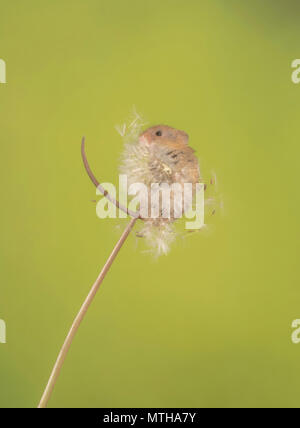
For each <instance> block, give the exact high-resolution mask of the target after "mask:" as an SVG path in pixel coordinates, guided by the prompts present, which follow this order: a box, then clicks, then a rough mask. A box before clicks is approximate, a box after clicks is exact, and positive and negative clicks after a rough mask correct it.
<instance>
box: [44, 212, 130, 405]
mask: <svg viewBox="0 0 300 428" xmlns="http://www.w3.org/2000/svg"><path fill="white" fill-rule="evenodd" d="M136 221H137V218H132V219H131V220H130V222H129V223H128V225H127V227H126V229H125V230H124V232H123V233H122V236H121V237H120V239H119V241H118V242H117V244H116V246H115V248H114V249H113V251H112V253H111V254H110V256H109V257H108V259H107V261H106V263H105V265H104V266H103V268H102V270H101V272H100V274H99V276H98V278H97V279H96V281H95V283H94V285H93V286H92V288H91V290H90V292H89V294H88V295H87V298H86V299H85V301H84V302H83V304H82V306H81V308H80V310H79V312H78V314H77V316H76V318H75V320H74V322H73V324H72V326H71V328H70V330H69V333H68V335H67V337H66V339H65V341H64V344H63V346H62V348H61V350H60V352H59V354H58V357H57V360H56V363H55V365H54V367H53V370H52V372H51V375H50V378H49V381H48V383H47V386H46V388H45V391H44V393H43V395H42V398H41V401H40V403H39V405H38V408H44V407H46V406H47V403H48V401H49V398H50V396H51V393H52V391H53V388H54V386H55V384H56V381H57V378H58V376H59V373H60V370H61V368H62V365H63V363H64V361H65V358H66V356H67V353H68V350H69V349H70V346H71V343H72V341H73V339H74V336H75V334H76V332H77V330H78V328H79V326H80V324H81V321H82V320H83V318H84V316H85V314H86V312H87V310H88V308H89V306H90V304H91V303H92V301H93V299H94V297H95V295H96V293H97V291H98V289H99V287H100V285H101V283H102V281H103V279H104V278H105V275H106V274H107V272H108V270H109V268H110V267H111V265H112V263H113V261H114V260H115V258H116V256H117V254H118V252H119V251H120V249H121V247H122V245H123V244H124V242H125V241H126V238H127V237H128V235H129V233H130V232H131V229H132V228H133V226H134V224H135V222H136Z"/></svg>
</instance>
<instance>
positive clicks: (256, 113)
mask: <svg viewBox="0 0 300 428" xmlns="http://www.w3.org/2000/svg"><path fill="white" fill-rule="evenodd" d="M299 12H300V4H299V1H297V0H294V1H292V0H288V1H287V0H284V1H283V0H278V1H276V2H275V1H272V0H267V1H259V0H254V1H253V0H252V1H238V0H236V1H233V0H213V1H212V0H206V1H198V0H150V1H147V0H139V1H138V0H127V1H122V0H119V1H117V0H110V1H108V0H107V1H104V0H100V1H99V0H97V1H96V0H82V1H78V0H75V1H74V0H72V1H66V0H53V1H47V2H46V1H43V2H41V1H37V0H36V1H34V0H27V1H21V0H19V1H14V2H8V1H4V0H1V3H0V58H3V59H4V60H5V61H6V64H7V84H0V126H1V146H0V147H1V148H0V150H1V158H0V159H1V168H0V183H1V184H0V185H1V198H2V199H1V210H0V220H1V221H0V225H1V257H0V259H1V283H0V318H2V319H4V320H5V321H6V324H7V343H6V344H0V406H1V407H16V406H21V407H35V406H36V405H37V403H38V401H39V398H40V396H41V393H42V391H43V388H44V386H45V384H46V381H47V379H48V376H49V374H50V370H51V368H52V366H53V363H54V361H55V359H56V356H57V353H58V351H59V348H60V346H61V344H62V342H63V340H64V337H65V335H66V333H67V330H68V328H69V326H70V324H71V322H72V320H73V318H74V316H75V314H76V312H77V310H78V309H79V307H80V305H81V302H82V301H83V299H84V298H85V296H86V294H87V292H88V290H89V288H90V286H91V285H92V283H93V281H94V280H95V278H96V276H97V275H98V273H99V271H100V269H101V267H102V265H103V263H104V261H105V260H106V257H107V256H108V254H109V252H110V250H111V249H112V247H113V246H114V244H115V242H116V240H117V239H118V236H119V235H120V233H121V230H122V229H123V228H124V227H125V224H126V222H127V220H120V219H116V220H114V219H106V220H99V219H98V218H97V217H96V213H95V204H93V203H92V202H91V200H92V199H96V195H95V189H94V188H93V185H92V184H91V182H90V181H89V179H88V177H87V176H86V174H85V171H84V169H83V166H82V162H81V157H80V140H81V136H82V135H85V136H86V138H87V143H86V144H87V153H88V158H89V159H90V163H91V166H92V168H93V169H94V171H95V173H96V175H97V177H98V178H99V179H100V180H101V181H107V182H113V183H114V182H116V183H117V179H118V165H119V159H120V154H121V152H122V146H123V142H122V139H121V138H120V136H119V135H118V134H117V133H116V131H115V129H114V126H115V125H116V124H119V123H122V122H123V121H124V119H127V117H128V116H129V114H130V111H131V109H132V106H133V105H135V106H136V108H137V110H138V111H139V112H141V113H142V114H143V115H144V116H145V117H146V118H147V119H148V120H149V125H153V124H157V123H161V122H163V123H165V124H168V125H171V126H174V127H177V128H179V129H183V130H185V131H186V132H188V133H189V135H190V144H191V146H192V147H194V148H195V149H196V151H197V155H198V156H199V160H200V164H201V168H202V170H203V172H204V174H208V175H209V173H210V171H211V170H214V171H216V173H217V176H218V188H217V193H218V195H221V196H222V199H223V201H224V214H223V215H220V214H217V215H216V216H214V217H209V218H208V219H207V223H209V224H210V226H209V228H208V231H207V232H206V233H198V234H197V233H196V234H194V235H193V236H190V237H189V238H188V239H184V240H182V239H178V240H177V242H176V244H175V245H174V246H173V248H172V251H171V253H170V254H169V255H168V256H167V257H161V258H159V259H158V260H155V259H154V258H153V257H151V256H150V255H149V254H147V253H144V252H143V251H142V250H143V249H144V248H143V246H140V245H138V246H136V238H135V237H134V235H132V236H131V237H130V239H129V240H128V242H126V245H125V247H124V248H123V249H122V251H121V253H120V255H119V257H118V259H117V260H116V262H115V264H114V265H113V268H112V270H111V271H110V273H109V275H108V276H107V278H106V280H105V282H104V283H103V287H102V288H101V291H100V292H99V294H98V296H97V298H96V300H95V301H94V303H93V305H92V307H91V308H90V310H89V312H88V314H87V316H86V318H85V320H84V322H83V324H82V326H81V327H80V330H79V332H78V335H77V336H76V338H75V341H74V343H73V345H72V348H71V350H70V353H69V355H68V357H67V360H66V362H65V366H64V368H63V370H62V373H61V376H60V378H59V380H58V383H57V385H56V388H55V390H54V393H53V396H52V398H51V401H50V402H49V406H51V407H66V406H70V407H93V406H100V407H164V406H167V407H168V406H169V407H176V406H181V407H219V406H221V407H241V406H243V407H245V406H246V407H249V406H251V407H253V406H255V407H258V406H270V407H274V406H281V407H291V406H295V407H298V406H299V382H300V371H299V361H300V345H298V346H297V345H295V344H293V343H292V341H291V332H292V329H291V323H292V321H293V320H294V319H295V318H300V304H299V299H300V292H299V274H300V267H299V220H298V217H299V206H300V201H299V178H300V172H299V154H300V150H299V141H300V129H299V103H300V85H299V86H297V85H295V84H293V83H292V81H291V73H292V68H291V62H292V60H294V59H295V58H299V57H300V45H299V37H300V28H299Z"/></svg>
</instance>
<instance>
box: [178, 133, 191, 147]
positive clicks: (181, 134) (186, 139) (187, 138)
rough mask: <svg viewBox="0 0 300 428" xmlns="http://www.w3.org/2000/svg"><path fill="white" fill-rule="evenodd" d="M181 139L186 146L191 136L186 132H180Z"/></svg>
mask: <svg viewBox="0 0 300 428" xmlns="http://www.w3.org/2000/svg"><path fill="white" fill-rule="evenodd" d="M180 137H181V138H182V139H183V141H184V143H185V144H186V145H188V144H189V136H188V134H187V133H186V132H184V131H180Z"/></svg>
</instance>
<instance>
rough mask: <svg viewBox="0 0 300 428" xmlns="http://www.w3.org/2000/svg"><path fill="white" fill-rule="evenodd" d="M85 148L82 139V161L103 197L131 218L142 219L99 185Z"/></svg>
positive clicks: (83, 138)
mask: <svg viewBox="0 0 300 428" xmlns="http://www.w3.org/2000/svg"><path fill="white" fill-rule="evenodd" d="M84 146H85V137H82V141H81V156H82V160H83V165H84V167H85V170H86V172H87V174H88V176H89V177H90V179H91V181H92V182H93V183H94V185H95V186H96V187H97V189H98V190H99V192H100V193H102V195H103V196H105V197H106V198H107V199H108V200H109V201H110V202H112V203H113V204H114V205H115V206H116V207H117V208H118V209H120V210H122V211H124V213H126V214H128V215H130V216H131V217H135V218H140V214H139V213H138V212H134V211H131V210H130V209H129V208H126V207H124V206H123V205H121V204H120V202H119V201H118V200H117V199H115V198H113V197H112V196H111V195H110V194H109V193H108V191H107V190H105V189H104V187H103V186H101V184H100V183H99V181H98V180H97V178H96V177H95V176H94V174H93V171H92V170H91V167H90V165H89V163H88V160H87V157H86V154H85V147H84Z"/></svg>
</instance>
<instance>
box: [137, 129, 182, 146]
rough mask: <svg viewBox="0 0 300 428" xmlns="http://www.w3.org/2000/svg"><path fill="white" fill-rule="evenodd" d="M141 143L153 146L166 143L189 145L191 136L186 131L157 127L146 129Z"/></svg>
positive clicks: (141, 136)
mask: <svg viewBox="0 0 300 428" xmlns="http://www.w3.org/2000/svg"><path fill="white" fill-rule="evenodd" d="M139 140H140V142H144V143H148V144H152V143H158V144H164V143H169V142H172V143H179V144H185V145H187V144H188V141H189V136H188V134H186V133H185V132H184V131H180V130H179V129H175V128H171V126H167V125H156V126H152V127H151V128H148V129H146V131H144V132H143V133H142V134H141V135H140V137H139Z"/></svg>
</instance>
